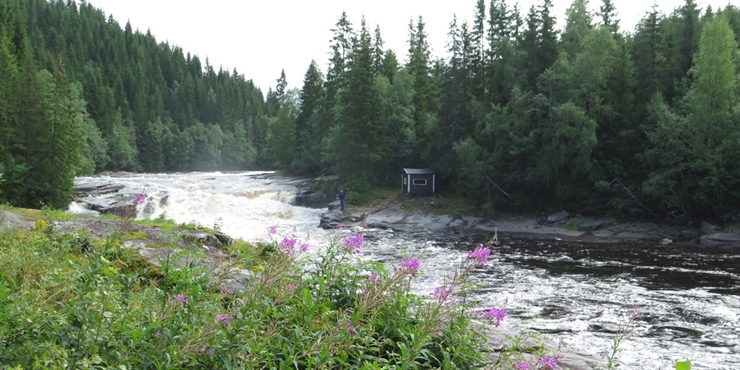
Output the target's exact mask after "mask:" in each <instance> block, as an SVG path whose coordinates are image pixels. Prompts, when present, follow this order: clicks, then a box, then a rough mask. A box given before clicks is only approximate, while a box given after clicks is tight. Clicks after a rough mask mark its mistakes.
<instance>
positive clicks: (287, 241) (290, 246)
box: [278, 236, 296, 255]
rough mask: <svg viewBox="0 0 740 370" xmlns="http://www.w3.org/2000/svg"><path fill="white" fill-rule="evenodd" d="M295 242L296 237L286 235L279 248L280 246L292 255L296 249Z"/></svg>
mask: <svg viewBox="0 0 740 370" xmlns="http://www.w3.org/2000/svg"><path fill="white" fill-rule="evenodd" d="M295 243H296V240H295V239H293V238H289V237H287V236H286V237H284V238H283V241H281V242H280V244H279V245H278V248H280V250H281V251H283V252H285V253H286V254H290V255H292V254H293V252H294V251H295Z"/></svg>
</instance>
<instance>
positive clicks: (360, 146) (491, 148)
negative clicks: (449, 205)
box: [0, 0, 740, 222]
mask: <svg viewBox="0 0 740 370" xmlns="http://www.w3.org/2000/svg"><path fill="white" fill-rule="evenodd" d="M616 5H618V4H615V2H613V1H612V0H602V1H601V5H600V7H599V11H598V12H596V14H592V13H590V12H589V11H588V4H587V1H586V0H573V2H572V4H571V5H570V7H569V9H568V11H567V13H566V19H565V20H564V22H563V24H564V25H565V27H564V28H563V29H562V30H558V29H556V28H555V27H556V26H555V25H556V23H558V22H556V19H555V18H554V17H553V16H552V14H551V10H552V1H551V0H542V1H541V2H540V3H539V4H538V5H536V6H533V7H531V8H529V9H518V7H516V6H512V5H511V4H507V2H506V1H505V0H491V1H489V2H486V1H484V0H479V1H478V2H477V4H476V7H475V9H471V11H472V12H473V16H472V17H470V18H471V19H472V21H471V22H462V21H459V20H458V18H457V17H454V16H451V19H450V26H449V33H448V34H449V38H448V44H447V45H446V46H445V48H446V51H447V57H446V58H445V59H434V58H433V57H432V55H431V48H432V45H429V43H428V40H427V29H426V24H425V22H424V19H423V18H421V17H420V18H418V19H413V20H411V21H410V23H409V37H408V40H409V43H408V49H407V50H404V51H394V50H387V49H385V48H384V46H383V39H382V32H381V30H380V29H379V28H375V29H373V28H372V26H371V25H368V24H367V23H366V20H365V19H360V20H359V22H355V23H353V22H351V21H350V17H349V15H347V14H341V16H340V17H339V20H338V22H337V23H336V24H335V25H327V28H331V29H332V31H333V33H334V37H333V39H332V41H331V42H330V44H329V45H327V47H328V50H329V51H330V53H331V58H330V60H329V65H328V66H327V68H326V69H325V70H323V69H322V66H320V65H319V64H318V63H317V62H313V63H311V64H310V65H309V66H307V70H306V73H305V75H304V76H303V81H302V86H301V88H300V89H289V88H288V82H287V76H285V75H284V74H283V75H281V76H279V78H278V79H277V81H276V86H275V88H274V89H272V88H271V89H269V90H268V91H267V92H266V94H263V92H262V91H260V90H259V89H258V88H256V87H255V86H254V84H253V83H252V81H251V80H249V79H248V78H247V77H245V75H243V74H242V73H246V74H247V75H248V74H249V73H250V71H241V72H242V73H240V72H238V71H236V70H233V71H229V70H223V69H219V70H218V71H216V70H215V69H214V68H213V66H211V65H210V64H209V63H208V60H207V59H206V61H205V63H203V62H202V61H201V58H199V57H198V56H194V55H191V54H190V53H187V52H186V51H184V50H182V49H181V48H179V47H178V46H175V45H169V44H167V43H165V42H160V43H158V42H157V40H156V38H155V35H151V34H150V33H148V32H147V33H146V34H144V33H141V32H138V31H136V32H134V30H132V28H131V26H130V24H128V23H127V24H125V25H120V24H119V23H118V22H117V21H116V20H115V18H114V17H115V15H111V16H109V17H107V18H106V16H105V14H104V13H103V12H102V11H101V10H99V9H96V8H94V7H93V6H92V5H91V4H89V3H86V2H82V3H81V4H77V3H76V2H74V1H61V0H59V1H51V2H49V1H46V0H0V74H1V75H2V84H0V130H1V132H0V173H2V174H3V179H4V182H3V183H2V184H0V201H2V202H10V203H12V204H16V205H24V206H30V207H42V206H43V205H48V206H52V207H57V208H62V207H65V206H66V205H67V204H68V203H69V200H70V199H71V197H72V196H73V194H74V189H73V186H72V179H73V178H74V176H75V175H81V174H90V173H94V172H99V171H105V170H112V171H115V170H127V171H144V172H161V171H209V170H245V169H264V168H269V169H275V168H279V169H282V170H287V171H291V172H295V173H303V174H336V175H338V176H339V177H340V178H341V179H342V181H343V182H344V186H345V187H346V188H347V190H350V191H355V192H357V193H363V192H366V191H368V189H370V188H372V187H376V186H387V185H396V183H397V182H398V181H399V180H398V178H399V176H398V174H399V172H400V170H401V168H403V167H425V168H431V169H434V170H435V171H436V172H437V174H438V177H437V178H438V180H439V188H441V189H444V190H445V191H446V192H454V193H457V194H461V195H464V196H466V197H469V198H470V199H472V200H473V201H474V202H475V203H478V204H481V205H482V208H483V209H484V210H485V211H486V212H487V213H489V214H493V213H494V212H496V209H497V208H501V207H507V208H512V209H516V210H525V211H530V212H531V211H539V210H552V209H555V208H558V209H562V208H563V207H568V208H569V210H572V211H575V212H579V213H586V212H598V213H606V212H619V213H622V214H629V215H648V216H651V217H664V216H666V215H670V216H671V217H673V219H674V220H676V221H679V220H680V221H683V222H686V221H693V220H701V219H705V218H712V219H717V220H727V221H730V220H733V219H734V220H736V219H737V218H738V217H740V216H738V214H737V213H738V209H737V205H738V204H740V190H738V189H740V177H739V176H737V173H738V171H737V168H736V164H737V163H740V113H738V112H740V107H739V106H738V101H740V98H739V94H740V93H739V91H740V89H739V88H738V86H740V85H739V84H738V64H739V63H740V60H738V57H737V55H738V42H737V40H738V35H740V9H738V8H737V7H736V6H733V5H727V6H726V7H725V8H724V9H711V8H707V9H700V8H699V7H698V6H697V4H696V2H695V1H694V0H685V3H684V4H683V5H682V6H680V7H679V8H677V9H675V10H673V11H672V12H671V13H669V14H664V13H661V12H659V11H658V10H657V9H654V10H653V11H651V12H648V13H646V14H645V15H644V16H643V18H642V19H641V21H640V22H639V23H638V24H637V26H636V28H635V29H634V30H621V29H620V27H619V20H618V19H616V17H615V14H616V13H617V9H616ZM620 11H622V12H624V11H627V9H621V10H620ZM214 37H221V36H214ZM435 47H437V48H442V46H440V45H436V46H435ZM260 52H261V51H260ZM257 55H258V54H257ZM276 77H278V76H276Z"/></svg>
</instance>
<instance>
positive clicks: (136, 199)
mask: <svg viewBox="0 0 740 370" xmlns="http://www.w3.org/2000/svg"><path fill="white" fill-rule="evenodd" d="M145 200H146V194H135V195H134V203H136V204H139V203H144V201H145Z"/></svg>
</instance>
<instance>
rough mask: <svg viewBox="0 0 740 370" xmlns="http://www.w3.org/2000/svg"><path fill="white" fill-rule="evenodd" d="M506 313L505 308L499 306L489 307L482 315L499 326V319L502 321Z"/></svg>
mask: <svg viewBox="0 0 740 370" xmlns="http://www.w3.org/2000/svg"><path fill="white" fill-rule="evenodd" d="M506 315H507V313H506V310H503V309H500V308H496V307H494V308H491V309H490V310H488V311H486V312H484V313H483V317H485V318H487V319H489V320H491V321H493V325H494V326H499V325H500V324H501V321H504V318H505V317H506Z"/></svg>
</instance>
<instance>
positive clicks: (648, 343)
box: [70, 172, 740, 370]
mask: <svg viewBox="0 0 740 370" xmlns="http://www.w3.org/2000/svg"><path fill="white" fill-rule="evenodd" d="M302 183H303V179H296V178H288V177H282V176H278V175H276V174H274V173H271V172H235V173H221V172H209V173H181V174H125V175H120V176H94V177H79V178H77V179H75V184H76V185H77V186H94V185H105V184H121V185H124V186H125V187H124V189H122V190H121V193H124V194H130V195H132V196H133V194H138V193H146V194H147V200H146V201H145V203H144V204H143V207H139V214H138V215H137V217H139V218H156V217H159V216H161V215H164V216H165V217H167V218H169V219H172V220H174V221H176V222H178V223H189V222H193V223H197V224H199V225H203V226H208V227H216V228H218V229H220V230H222V231H223V232H225V233H226V234H228V235H231V236H232V237H237V238H242V239H245V240H259V239H263V238H266V237H267V227H268V226H272V225H275V226H277V227H278V229H279V230H280V231H281V232H283V233H292V234H294V235H295V236H296V237H298V238H300V239H302V240H303V241H306V242H308V243H309V245H310V249H309V253H316V252H317V251H319V250H320V248H322V246H324V245H326V241H327V240H328V238H329V237H330V236H331V235H332V234H333V233H336V232H337V231H327V230H323V229H319V228H317V225H318V222H319V217H320V215H321V213H323V212H324V211H325V209H312V208H305V207H296V206H293V205H291V203H290V201H291V200H292V198H293V197H294V196H295V193H296V189H297V186H300V185H301V184H302ZM106 196H110V195H106ZM70 212H73V213H75V212H77V213H84V212H86V211H85V210H83V209H81V208H80V207H79V204H72V205H71V207H70ZM341 232H351V231H350V230H343V231H341ZM364 232H365V233H366V234H367V235H368V237H367V238H366V245H365V247H364V248H363V250H362V256H363V258H368V259H374V260H378V261H382V262H385V263H389V264H397V263H398V262H399V261H400V259H401V258H402V257H403V254H404V253H406V254H410V255H414V256H420V257H421V263H422V268H421V274H420V276H419V278H418V279H415V280H414V289H415V291H416V292H417V293H419V294H429V293H430V292H431V291H433V290H434V288H435V287H437V286H439V285H441V282H442V279H443V278H444V273H445V272H447V271H451V270H452V269H453V267H454V266H455V265H456V264H457V263H458V262H459V261H461V260H462V259H464V258H465V256H466V253H467V251H469V250H472V249H473V248H475V247H476V246H479V245H480V244H481V243H483V242H485V240H486V239H487V236H482V235H470V234H454V233H444V232H439V231H434V232H431V231H430V232H426V233H425V232H415V233H413V234H412V233H402V232H395V233H394V232H392V231H389V230H372V229H369V230H364ZM739 266H740V255H738V254H728V253H719V252H718V253H697V251H695V250H693V249H687V248H679V247H665V246H642V245H603V244H600V245H569V244H563V243H559V242H556V241H552V242H546V241H541V240H540V241H508V240H506V241H504V242H503V243H501V245H500V246H499V247H497V248H496V249H495V251H494V253H493V254H492V258H491V261H490V262H489V263H488V264H487V266H486V267H485V268H483V269H478V270H475V271H474V273H473V275H472V276H471V279H472V280H473V282H475V283H476V284H477V285H478V286H479V287H480V288H479V289H477V290H476V291H475V293H474V294H473V299H476V300H478V301H479V302H480V307H481V308H488V307H491V306H496V307H504V308H506V310H507V311H508V312H509V316H508V317H507V319H506V320H505V321H504V323H503V324H502V325H503V326H504V327H506V328H509V329H512V330H533V331H537V332H541V333H544V334H545V335H546V336H547V338H549V339H551V340H553V341H556V342H559V343H561V344H563V345H565V346H567V347H571V348H574V349H577V350H579V351H582V352H586V353H593V354H596V355H599V354H600V353H603V352H606V351H608V350H610V348H611V342H612V340H613V338H614V335H615V333H616V332H617V331H618V328H619V326H620V325H621V324H622V323H623V322H624V320H625V318H624V314H625V313H626V312H627V306H628V305H636V306H637V307H639V308H640V310H641V312H642V317H641V319H640V320H639V321H638V324H637V326H636V328H635V330H634V331H633V334H632V336H631V337H630V338H629V339H627V340H626V341H625V342H623V344H622V346H621V348H622V350H623V351H622V352H621V353H620V355H619V359H620V360H621V361H622V363H621V364H620V365H619V366H617V368H620V369H650V370H656V369H673V368H674V365H673V364H674V363H675V361H677V360H683V359H689V360H691V361H692V364H693V368H694V369H712V370H730V369H733V370H737V369H740V320H739V319H740V267H739Z"/></svg>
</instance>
